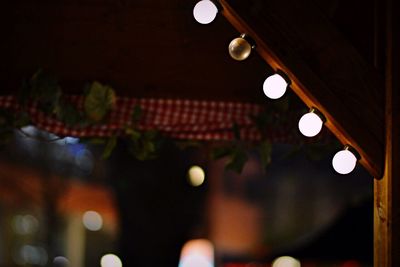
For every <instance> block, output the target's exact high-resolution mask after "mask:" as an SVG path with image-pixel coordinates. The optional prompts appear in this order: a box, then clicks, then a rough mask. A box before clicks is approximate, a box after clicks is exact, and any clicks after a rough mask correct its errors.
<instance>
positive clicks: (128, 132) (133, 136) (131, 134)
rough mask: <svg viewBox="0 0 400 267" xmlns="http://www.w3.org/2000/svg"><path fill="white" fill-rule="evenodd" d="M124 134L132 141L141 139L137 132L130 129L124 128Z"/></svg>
mask: <svg viewBox="0 0 400 267" xmlns="http://www.w3.org/2000/svg"><path fill="white" fill-rule="evenodd" d="M125 133H126V135H128V136H129V137H130V138H131V140H132V141H137V140H139V139H140V138H141V137H142V134H141V133H140V132H139V131H137V130H135V129H133V128H131V127H130V128H126V129H125Z"/></svg>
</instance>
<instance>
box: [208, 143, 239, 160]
mask: <svg viewBox="0 0 400 267" xmlns="http://www.w3.org/2000/svg"><path fill="white" fill-rule="evenodd" d="M233 151H234V148H233V147H227V146H226V147H216V148H214V149H213V150H212V151H211V159H214V160H215V159H221V158H223V157H226V156H228V155H231V154H232V153H233Z"/></svg>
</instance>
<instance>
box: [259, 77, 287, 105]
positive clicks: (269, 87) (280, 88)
mask: <svg viewBox="0 0 400 267" xmlns="http://www.w3.org/2000/svg"><path fill="white" fill-rule="evenodd" d="M287 86H288V83H287V82H286V80H285V79H284V78H283V77H282V76H281V75H279V74H277V73H276V74H273V75H271V76H269V77H268V78H267V79H265V81H264V84H263V91H264V94H265V95H266V96H267V97H269V98H271V99H278V98H281V97H282V96H283V95H284V94H285V92H286V88H287Z"/></svg>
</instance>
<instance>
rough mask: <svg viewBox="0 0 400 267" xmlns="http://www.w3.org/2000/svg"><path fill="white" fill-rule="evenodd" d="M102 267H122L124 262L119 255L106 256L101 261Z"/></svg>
mask: <svg viewBox="0 0 400 267" xmlns="http://www.w3.org/2000/svg"><path fill="white" fill-rule="evenodd" d="M100 266H101V267H122V261H121V260H120V258H119V257H118V256H117V255H114V254H106V255H104V256H103V257H101V259H100Z"/></svg>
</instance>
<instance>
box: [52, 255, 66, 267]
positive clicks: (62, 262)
mask: <svg viewBox="0 0 400 267" xmlns="http://www.w3.org/2000/svg"><path fill="white" fill-rule="evenodd" d="M69 264H70V262H69V260H68V259H67V258H66V257H64V256H57V257H55V258H54V259H53V265H54V266H57V267H67V266H69Z"/></svg>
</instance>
